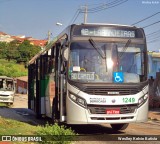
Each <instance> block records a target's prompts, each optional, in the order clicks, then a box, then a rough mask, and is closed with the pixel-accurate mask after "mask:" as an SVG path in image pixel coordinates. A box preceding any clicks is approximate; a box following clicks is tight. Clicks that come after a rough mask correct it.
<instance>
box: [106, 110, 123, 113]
mask: <svg viewBox="0 0 160 144" xmlns="http://www.w3.org/2000/svg"><path fill="white" fill-rule="evenodd" d="M106 114H120V109H107V110H106Z"/></svg>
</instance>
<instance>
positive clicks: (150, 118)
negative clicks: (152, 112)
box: [148, 117, 160, 121]
mask: <svg viewBox="0 0 160 144" xmlns="http://www.w3.org/2000/svg"><path fill="white" fill-rule="evenodd" d="M148 119H149V120H151V121H160V119H158V118H153V117H148Z"/></svg>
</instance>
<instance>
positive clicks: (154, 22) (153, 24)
mask: <svg viewBox="0 0 160 144" xmlns="http://www.w3.org/2000/svg"><path fill="white" fill-rule="evenodd" d="M159 22H160V21H157V22H154V23H152V24H149V25H146V26H144V27H142V28H147V27H150V26H152V25H155V24H157V23H159Z"/></svg>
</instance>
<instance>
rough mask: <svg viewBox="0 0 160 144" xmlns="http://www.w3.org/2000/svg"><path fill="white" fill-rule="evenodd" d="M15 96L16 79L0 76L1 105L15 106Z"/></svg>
mask: <svg viewBox="0 0 160 144" xmlns="http://www.w3.org/2000/svg"><path fill="white" fill-rule="evenodd" d="M14 96H15V82H14V79H13V78H11V77H7V76H0V103H1V102H2V103H7V104H9V105H11V104H13V102H14Z"/></svg>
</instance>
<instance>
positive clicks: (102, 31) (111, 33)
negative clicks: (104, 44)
mask: <svg viewBox="0 0 160 144" xmlns="http://www.w3.org/2000/svg"><path fill="white" fill-rule="evenodd" d="M81 35H83V36H102V37H126V38H135V31H134V30H123V29H122V30H121V29H109V28H82V29H81Z"/></svg>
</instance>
